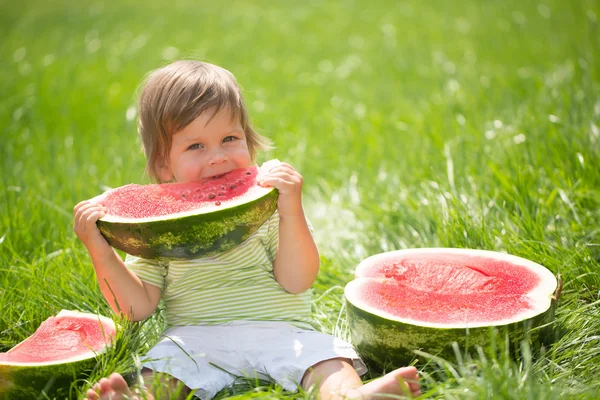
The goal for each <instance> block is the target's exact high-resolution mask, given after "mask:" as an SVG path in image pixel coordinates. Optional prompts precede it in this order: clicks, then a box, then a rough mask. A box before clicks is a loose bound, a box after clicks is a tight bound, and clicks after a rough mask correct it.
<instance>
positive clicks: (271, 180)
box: [258, 162, 304, 218]
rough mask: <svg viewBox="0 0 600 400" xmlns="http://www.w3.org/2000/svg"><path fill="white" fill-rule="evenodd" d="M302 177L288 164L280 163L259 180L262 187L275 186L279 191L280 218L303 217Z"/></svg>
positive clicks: (278, 206)
mask: <svg viewBox="0 0 600 400" xmlns="http://www.w3.org/2000/svg"><path fill="white" fill-rule="evenodd" d="M303 181H304V180H303V179H302V175H300V174H299V173H298V171H296V170H295V169H294V167H292V166H291V165H290V164H288V163H284V162H282V163H280V164H279V165H277V166H276V167H273V168H272V169H271V170H270V171H269V172H267V173H266V174H265V175H264V176H262V177H261V178H259V180H258V183H259V185H261V186H265V187H266V186H273V187H275V188H277V190H279V200H278V203H277V210H278V211H279V216H280V217H302V218H304V211H303V209H302V183H303Z"/></svg>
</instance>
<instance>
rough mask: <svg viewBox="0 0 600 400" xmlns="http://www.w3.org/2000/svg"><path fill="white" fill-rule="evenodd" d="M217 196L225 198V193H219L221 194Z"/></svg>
mask: <svg viewBox="0 0 600 400" xmlns="http://www.w3.org/2000/svg"><path fill="white" fill-rule="evenodd" d="M217 196H221V197H222V196H225V193H223V192H219V193H218V194H217Z"/></svg>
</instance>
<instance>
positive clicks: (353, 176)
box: [0, 0, 600, 399]
mask: <svg viewBox="0 0 600 400" xmlns="http://www.w3.org/2000/svg"><path fill="white" fill-rule="evenodd" d="M217 4H219V2H196V1H192V0H176V1H173V2H170V3H169V5H168V6H164V3H163V2H159V1H155V0H149V1H146V2H142V3H140V2H134V1H119V2H117V1H106V2H102V1H97V2H79V1H73V0H64V1H60V2H59V1H47V2H39V1H33V0H22V1H20V2H14V1H13V2H8V1H0V5H1V6H2V7H1V8H2V10H3V11H2V13H0V36H1V37H2V41H1V42H0V63H1V65H2V74H0V93H2V96H0V146H1V155H0V159H1V162H0V168H1V174H0V179H1V181H0V188H1V190H2V192H1V195H0V211H1V212H0V310H2V312H1V313H0V350H1V351H5V350H7V349H9V348H10V347H12V346H14V345H15V344H16V343H18V342H19V341H21V340H23V339H24V338H26V337H27V336H29V335H30V334H31V333H32V332H33V331H34V330H35V329H36V328H37V327H38V326H39V324H40V323H41V321H43V320H44V319H46V318H47V317H48V316H50V315H55V314H56V313H57V312H58V311H59V310H61V309H63V308H66V309H77V310H84V311H99V312H101V313H103V314H105V315H109V313H110V311H109V308H108V306H107V305H106V303H105V302H104V300H103V299H102V296H101V294H100V291H99V290H98V288H97V284H96V281H95V277H94V272H93V269H92V267H91V264H90V261H89V259H88V256H87V253H86V251H85V249H84V248H83V246H82V245H81V244H80V243H79V242H78V241H77V239H76V237H75V235H74V234H73V231H72V208H73V206H74V204H76V203H77V202H78V201H80V200H83V199H87V198H90V197H93V196H95V195H97V194H98V193H100V192H101V191H103V190H104V189H105V188H106V187H116V186H120V185H123V184H126V183H130V182H145V181H146V178H145V177H144V176H143V174H142V171H143V168H144V159H143V156H142V154H141V152H140V151H139V149H138V144H137V141H136V129H135V122H134V118H133V117H134V114H133V110H134V108H133V107H134V106H135V91H136V88H137V86H138V84H139V83H140V81H141V80H142V78H143V77H144V75H145V74H146V73H147V72H148V71H149V70H151V69H154V68H156V67H158V66H160V65H162V64H164V63H165V62H167V61H168V60H170V59H173V58H178V57H193V58H198V59H202V60H206V61H210V62H213V63H216V64H220V65H222V66H224V67H225V68H228V69H229V70H231V71H232V72H233V73H234V74H235V75H236V77H237V78H238V80H239V82H240V83H241V85H242V86H243V88H244V94H245V98H246V102H247V105H248V108H249V111H250V113H251V115H252V119H253V122H254V124H255V126H256V127H257V128H258V130H259V131H260V132H262V133H263V134H265V135H266V136H268V137H270V138H271V139H272V140H273V142H274V143H275V145H276V149H275V150H272V151H269V152H268V153H265V154H263V155H261V159H262V160H264V159H269V158H274V157H277V158H279V159H282V160H286V161H288V162H290V163H291V164H292V165H294V166H295V167H296V168H297V169H298V170H300V171H301V173H302V174H303V176H304V178H305V197H304V202H305V207H306V209H307V212H308V214H309V217H310V218H311V221H312V223H313V225H314V226H315V229H316V238H317V240H318V245H319V248H320V251H321V254H322V258H323V266H322V272H321V274H320V277H319V279H318V281H317V283H316V284H315V285H314V291H315V298H316V299H318V301H316V302H315V317H316V319H317V320H318V321H319V322H320V323H321V324H322V326H323V329H324V330H326V331H328V332H332V333H334V334H336V335H339V336H341V337H345V336H346V335H347V327H346V321H345V319H344V310H343V302H342V288H343V286H344V284H345V283H346V282H347V281H349V280H350V279H352V272H353V268H354V267H355V265H356V264H357V263H358V262H359V261H360V260H362V259H363V258H365V257H367V256H368V255H371V254H375V253H379V252H381V251H387V250H393V249H402V248H411V247H425V246H427V247H433V246H449V247H472V248H481V249H489V250H498V251H507V252H509V253H512V254H515V255H519V256H522V257H525V258H528V259H531V260H533V261H536V262H539V263H541V264H543V265H545V266H546V267H548V268H549V269H550V270H551V271H553V272H555V273H560V274H561V275H562V276H563V279H564V281H565V287H564V291H563V299H562V301H561V303H560V306H559V308H558V312H557V327H558V328H557V332H559V335H558V337H557V340H556V342H555V343H554V345H552V346H550V347H548V348H545V349H543V351H542V352H541V353H540V351H539V349H528V348H525V349H524V351H523V352H522V353H521V356H520V357H518V358H517V359H513V358H511V357H509V356H507V355H506V354H505V353H504V351H503V350H502V347H501V346H499V347H498V348H495V349H494V348H490V349H482V351H481V353H480V354H479V355H478V357H472V358H463V359H462V361H461V362H458V363H457V362H452V363H451V362H449V361H444V360H437V359H429V358H427V357H424V356H420V357H419V358H420V360H421V362H420V364H419V366H420V369H421V373H422V376H423V385H424V392H425V393H426V395H427V396H428V397H432V398H456V399H464V398H473V399H480V398H527V399H539V398H547V399H559V398H560V399H564V398H577V399H580V398H590V399H592V398H597V397H598V396H599V395H600V381H599V380H598V379H597V377H598V376H599V373H600V343H599V341H600V336H598V332H600V310H599V304H600V273H599V271H600V268H599V267H600V265H599V264H600V224H599V222H600V4H599V3H598V2H597V1H592V0H587V1H586V0H581V1H573V2H567V1H560V0H540V1H538V2H533V1H526V2H523V1H516V0H508V1H483V0H482V1H474V0H473V1H466V0H459V1H454V2H447V1H428V2H419V1H403V2H398V1H374V2H372V3H368V4H367V2H364V1H358V0H356V1H325V2H322V1H305V2H292V1H279V2H269V1H255V2H246V1H233V2H225V3H223V5H217ZM160 323H161V321H160V318H155V319H153V320H151V321H150V323H148V324H146V325H144V326H143V327H141V328H139V327H138V328H135V327H130V328H128V332H133V330H135V329H138V330H140V332H141V333H144V335H145V336H144V337H142V338H137V339H133V338H129V339H128V340H125V341H124V342H122V344H121V349H122V350H119V351H118V352H117V350H115V352H116V353H114V354H116V355H115V356H114V357H110V358H109V357H106V358H105V359H104V360H103V362H102V363H100V364H99V367H98V368H97V370H95V371H94V372H93V374H92V375H91V376H90V378H89V380H90V381H94V380H97V379H98V378H99V377H100V376H104V375H106V374H107V373H109V372H111V371H112V370H115V369H116V370H119V371H127V370H131V369H134V368H135V359H136V358H135V355H136V353H138V354H140V355H143V353H144V351H146V350H147V349H148V347H149V346H150V345H151V344H152V341H153V340H155V338H156V335H157V333H158V332H159V331H160ZM129 336H131V335H125V337H129ZM531 354H533V355H531ZM86 385H87V383H85V382H75V384H74V386H73V392H72V393H74V394H75V393H77V391H78V390H83V389H85V387H86ZM227 396H232V398H246V397H271V398H281V397H286V396H287V397H288V398H292V397H294V395H292V394H289V393H285V392H283V391H282V390H281V389H280V388H279V387H277V386H274V385H268V384H265V383H264V382H252V381H243V380H242V382H241V383H240V385H236V386H235V387H233V388H232V389H230V390H228V391H226V392H224V393H222V397H227ZM298 396H300V397H310V396H311V394H310V393H301V394H299V395H298ZM79 397H80V396H79Z"/></svg>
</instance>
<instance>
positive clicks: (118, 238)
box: [97, 160, 279, 259]
mask: <svg viewBox="0 0 600 400" xmlns="http://www.w3.org/2000/svg"><path fill="white" fill-rule="evenodd" d="M278 163H279V161H277V160H271V161H267V162H266V163H264V164H263V165H262V166H261V167H260V168H259V167H257V166H252V167H249V168H245V169H238V170H235V171H232V172H229V173H227V174H225V175H221V176H218V177H213V178H209V179H205V180H203V181H200V182H192V183H166V184H151V185H134V184H131V185H126V186H122V187H119V188H116V189H112V190H110V191H108V192H106V193H104V194H103V195H101V196H99V197H98V198H97V201H99V202H101V203H102V204H103V205H104V206H105V207H106V208H107V213H106V215H105V216H104V217H103V218H101V219H100V220H98V223H97V224H98V228H99V229H100V232H102V234H103V235H104V237H105V238H106V240H107V241H108V243H110V244H111V246H113V247H115V248H117V249H120V250H123V251H125V252H126V253H129V254H132V255H135V256H140V257H144V258H155V259H191V258H197V257H204V256H210V255H214V254H216V253H219V252H223V251H226V250H229V249H231V248H232V247H234V246H236V245H238V244H240V243H242V242H243V241H245V240H246V239H247V238H248V237H249V236H250V235H251V234H252V233H254V232H255V231H256V230H257V229H258V228H259V227H260V226H261V225H262V224H263V223H264V222H265V221H266V220H267V219H268V218H269V217H270V216H271V215H272V214H273V212H274V211H275V210H276V209H277V197H278V192H277V190H276V189H274V188H272V187H269V188H265V187H261V186H259V185H258V184H257V177H258V176H260V174H262V173H265V172H266V171H268V170H269V169H271V168H273V166H275V165H277V164H278Z"/></svg>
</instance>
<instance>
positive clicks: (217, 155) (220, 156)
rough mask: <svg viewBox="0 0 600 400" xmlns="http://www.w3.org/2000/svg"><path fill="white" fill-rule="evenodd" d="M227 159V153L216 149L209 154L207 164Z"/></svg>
mask: <svg viewBox="0 0 600 400" xmlns="http://www.w3.org/2000/svg"><path fill="white" fill-rule="evenodd" d="M226 161H227V155H226V154H225V152H223V151H222V150H216V151H214V152H213V153H212V154H211V155H210V160H209V162H208V163H209V165H219V164H223V163H224V162H226Z"/></svg>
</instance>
